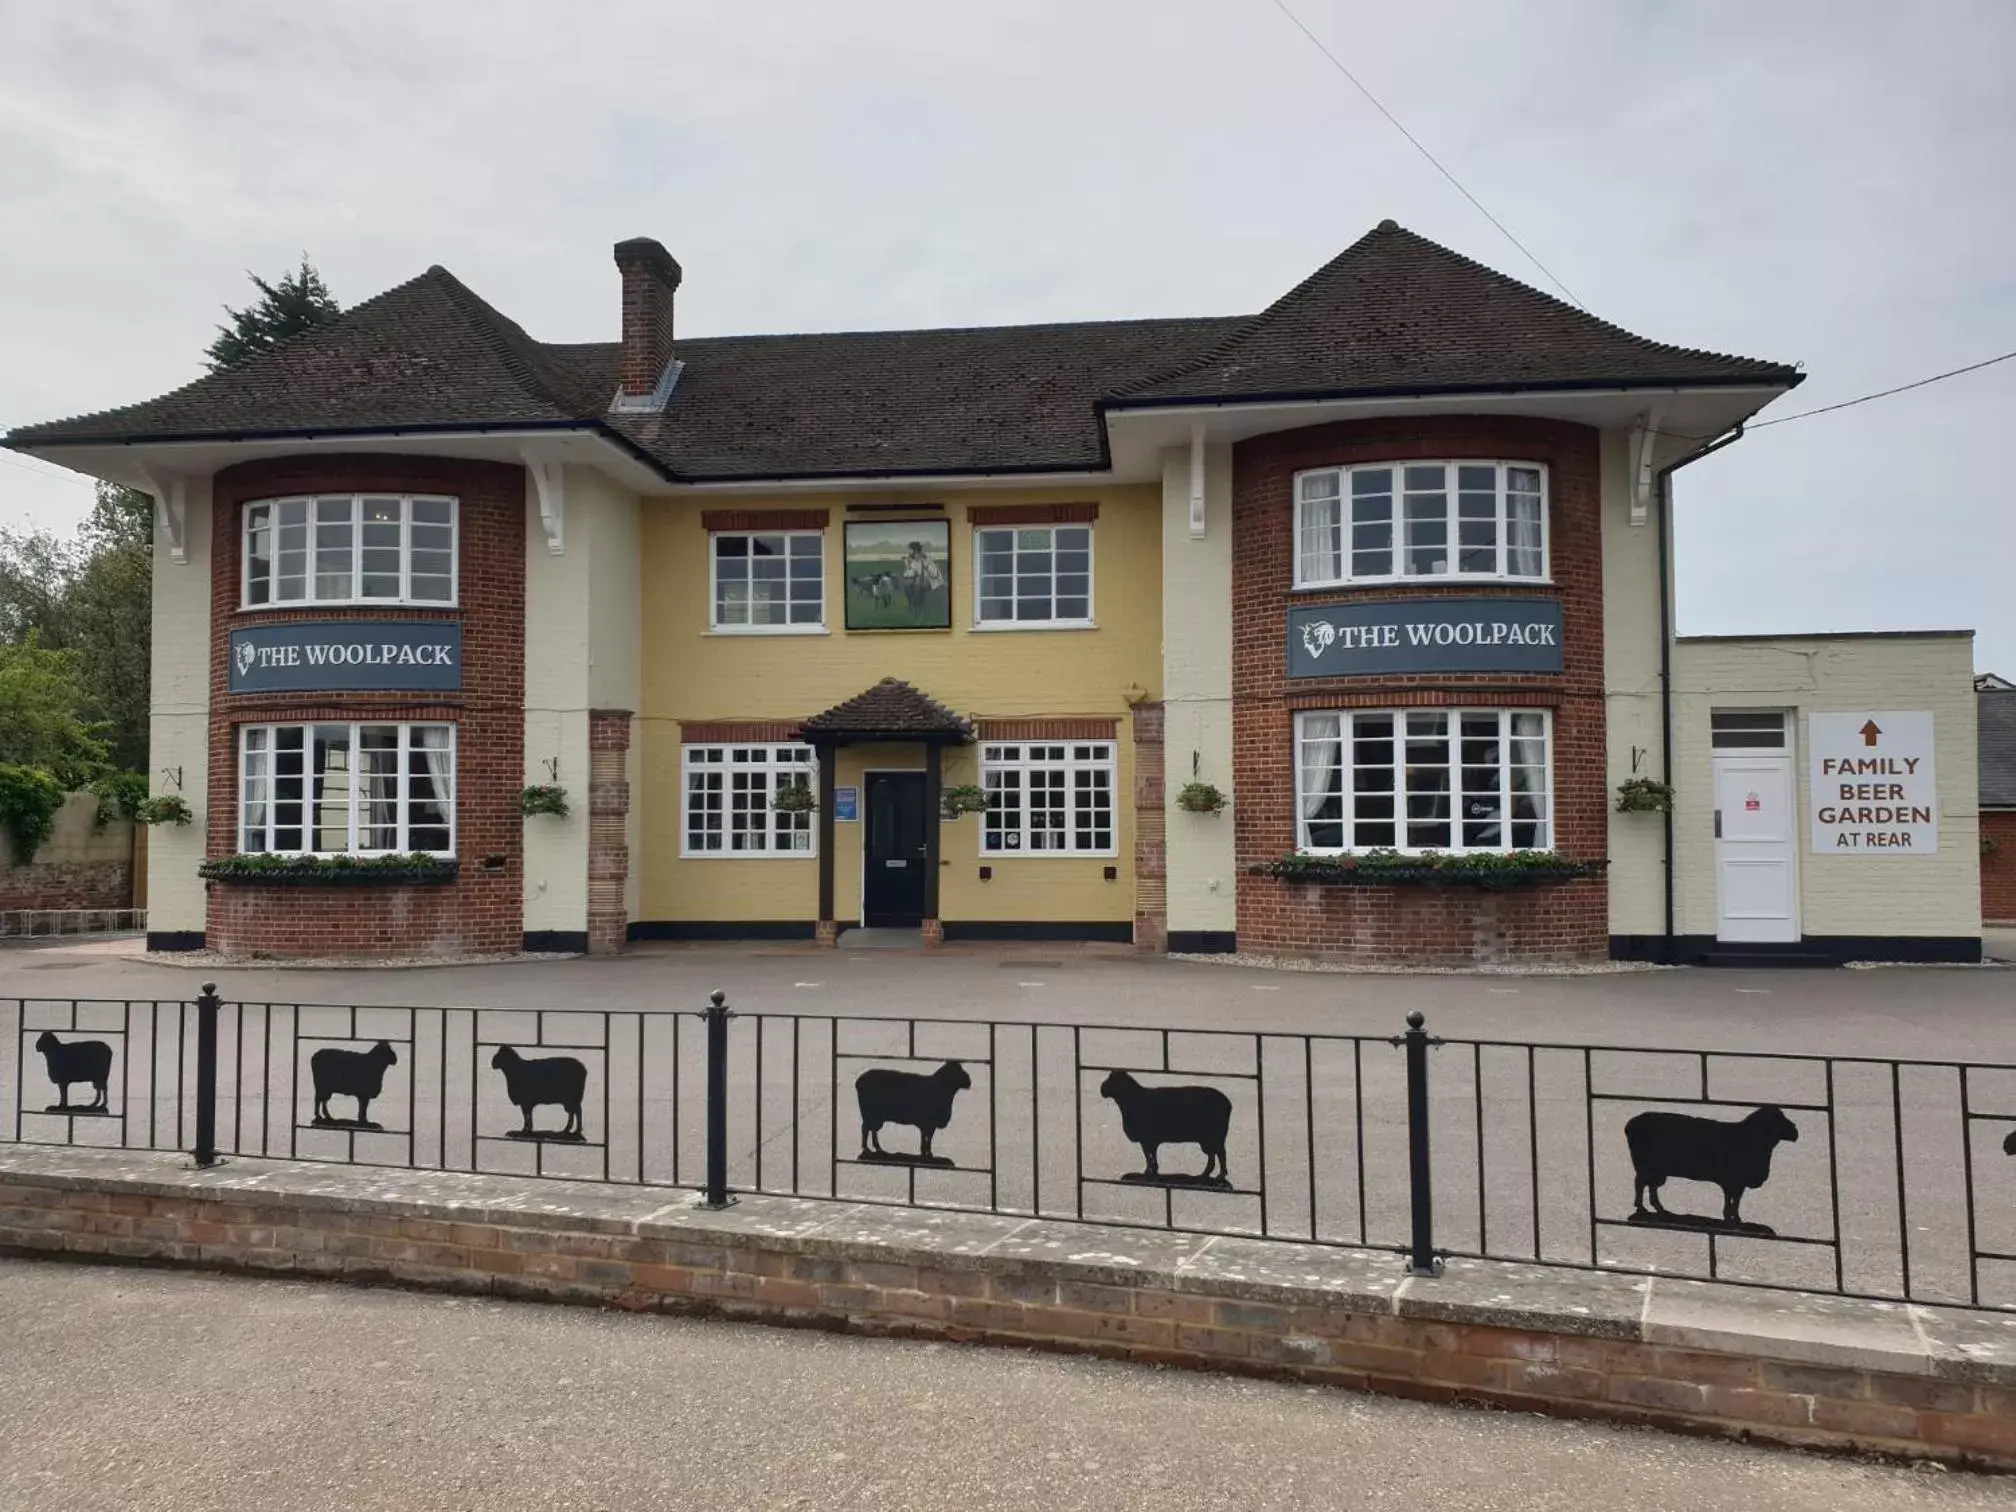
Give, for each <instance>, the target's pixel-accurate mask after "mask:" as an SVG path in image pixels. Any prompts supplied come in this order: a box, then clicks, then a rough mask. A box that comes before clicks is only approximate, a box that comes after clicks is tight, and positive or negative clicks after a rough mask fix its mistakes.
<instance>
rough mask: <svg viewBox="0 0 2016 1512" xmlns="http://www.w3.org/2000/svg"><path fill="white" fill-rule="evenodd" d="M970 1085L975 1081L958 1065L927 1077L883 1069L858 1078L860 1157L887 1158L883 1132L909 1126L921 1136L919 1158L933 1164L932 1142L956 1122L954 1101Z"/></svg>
mask: <svg viewBox="0 0 2016 1512" xmlns="http://www.w3.org/2000/svg"><path fill="white" fill-rule="evenodd" d="M972 1085H973V1078H972V1077H970V1076H968V1075H967V1074H966V1068H965V1067H964V1066H962V1065H960V1064H959V1062H957V1061H956V1060H954V1061H947V1062H945V1064H944V1065H942V1066H940V1067H939V1068H938V1069H937V1070H936V1071H933V1072H931V1073H930V1074H929V1075H928V1076H927V1075H921V1074H919V1073H918V1072H915V1071H887V1070H884V1069H882V1068H881V1067H879V1066H878V1067H876V1068H874V1069H873V1070H868V1071H863V1072H862V1073H861V1074H860V1075H859V1076H857V1077H855V1078H854V1099H855V1101H856V1102H858V1103H859V1104H860V1105H861V1154H862V1155H863V1157H873V1156H877V1155H880V1156H888V1154H889V1152H888V1151H887V1150H885V1149H883V1148H882V1138H881V1134H882V1126H883V1125H884V1124H908V1125H910V1127H911V1128H913V1129H915V1130H916V1131H917V1133H918V1135H919V1141H918V1145H919V1147H918V1152H917V1158H918V1159H920V1160H931V1159H933V1158H935V1157H933V1155H932V1154H931V1137H932V1136H933V1135H934V1134H936V1133H937V1132H938V1131H939V1130H940V1129H942V1128H944V1127H945V1126H946V1125H947V1124H949V1123H951V1122H952V1099H953V1098H955V1097H957V1096H958V1095H959V1094H960V1093H961V1092H963V1091H965V1090H966V1089H967V1088H968V1087H970V1086H972ZM895 1158H897V1159H903V1158H904V1157H903V1156H902V1155H901V1154H898V1155H897V1156H896V1157H895Z"/></svg>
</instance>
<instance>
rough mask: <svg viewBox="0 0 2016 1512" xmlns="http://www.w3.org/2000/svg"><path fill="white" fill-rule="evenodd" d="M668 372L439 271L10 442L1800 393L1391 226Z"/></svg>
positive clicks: (732, 448) (742, 461) (822, 452)
mask: <svg viewBox="0 0 2016 1512" xmlns="http://www.w3.org/2000/svg"><path fill="white" fill-rule="evenodd" d="M677 353H678V357H679V360H680V362H681V363H682V364H683V367H682V370H681V373H680V377H679V382H678V385H677V387H676V388H675V389H674V391H673V394H672V397H671V400H670V402H669V404H668V405H667V407H666V410H665V412H664V413H663V414H662V415H640V414H623V415H617V414H611V413H610V411H609V404H610V400H611V398H612V397H613V396H614V394H615V392H616V389H617V382H618V375H617V368H618V362H617V359H618V348H617V346H616V345H615V344H614V343H609V342H598V343H590V344H580V345H558V344H551V343H542V342H537V341H534V340H532V339H531V338H530V337H529V336H527V335H526V334H525V332H524V331H523V330H521V329H519V327H518V326H517V325H515V324H513V323H512V322H511V321H509V320H507V319H505V318H504V316H502V315H501V314H499V313H498V312H497V311H496V310H494V309H492V308H491V307H490V306H489V305H487V304H485V303H484V302H483V301H482V300H481V299H479V298H477V296H476V295H475V294H473V293H472V292H470V290H469V289H468V288H466V287H465V286H464V285H463V284H462V283H460V282H459V281H458V280H457V279H456V278H455V277H454V276H453V275H452V274H450V273H449V272H447V270H445V269H443V268H438V267H437V268H430V269H429V270H428V271H427V272H426V273H424V274H422V275H421V276H420V277H418V278H416V279H414V280H412V281H411V282H410V283H405V284H401V285H400V286H399V287H397V288H395V289H392V290H389V291H388V292H386V293H384V294H381V295H379V296H378V297H377V298H375V299H371V300H367V301H366V302H365V303H363V304H360V305H358V306H357V307H356V308H354V309H352V310H350V311H348V312H346V313H345V314H344V315H343V316H342V317H341V318H340V319H338V320H336V321H334V322H332V323H331V324H330V325H328V326H325V327H323V328H321V329H320V330H317V331H313V332H311V333H309V334H308V335H306V336H303V337H301V338H299V339H298V340H296V341H294V342H292V343H290V344H288V345H287V346H285V347H283V348H281V349H280V350H278V351H276V352H271V353H267V354H266V355H264V356H262V357H258V358H255V359H253V360H252V361H250V362H247V363H245V364H243V365H242V366H240V367H237V368H234V369H230V370H228V371H225V372H222V373H212V374H210V375H208V376H206V377H203V378H199V379H198V380H197V381H196V382H194V383H191V384H189V385H187V386H186V387H184V388H180V389H177V390H175V391H174V392H173V393H170V394H166V395H163V396H162V397H161V398H158V399H151V400H148V401H146V402H145V403H141V404H133V405H127V406H125V407H124V408H121V409H114V410H106V411H102V412H100V413H97V414H93V415H84V416H80V417H78V418H75V419H70V420H58V421H53V422H51V423H48V424H43V425H30V426H23V427H21V428H20V429H18V430H15V431H13V432H12V433H11V434H10V435H8V437H7V438H6V441H7V444H8V445H11V446H16V447H31V448H32V447H42V446H56V445H61V444H65V443H70V444H77V443H84V442H131V441H142V440H170V439H194V438H203V437H208V438H231V437H239V436H246V435H259V434H278V435H288V434H299V433H303V432H322V433H330V432H343V431H353V432H356V431H372V430H389V429H401V430H409V429H437V428H439V429H452V428H455V427H478V426H572V427H581V428H589V429H600V430H603V431H605V432H606V433H609V434H610V435H612V436H613V437H615V438H617V439H618V440H619V441H620V442H622V443H623V444H625V445H627V446H628V447H629V448H630V449H632V450H635V451H637V452H639V453H641V454H642V455H643V456H645V457H646V458H648V459H649V460H650V462H651V463H652V464H653V465H654V466H656V467H657V468H658V469H659V470H660V471H661V472H662V473H663V474H664V475H665V476H666V477H668V478H670V479H673V480H675V481H681V482H704V481H726V480H731V479H755V478H786V477H832V476H847V475H864V474H871V475H872V474H903V473H918V474H923V473H985V472H1041V471H1053V470H1054V471H1076V470H1085V469H1092V468H1098V467H1102V466H1104V465H1105V462H1106V442H1105V430H1104V425H1103V423H1102V420H1101V410H1102V409H1103V408H1107V407H1113V406H1118V405H1139V404H1148V403H1167V402H1171V401H1172V400H1181V399H1192V398H1204V399H1216V400H1232V401H1237V400H1239V399H1242V398H1244V399H1251V398H1258V397H1264V396H1268V395H1273V394H1284V393H1293V394H1313V393H1323V394H1341V393H1348V392H1367V393H1374V392H1390V391H1393V390H1396V389H1398V390H1405V391H1409V392H1413V391H1419V390H1424V389H1436V390H1457V391H1461V390H1464V389H1502V388H1506V387H1519V386H1531V387H1553V388H1560V387H1590V386H1595V387H1610V386H1618V385H1631V384H1659V385H1667V384H1699V383H1711V384H1712V383H1734V382H1752V383H1764V384H1791V383H1795V382H1797V381H1798V376H1799V375H1798V374H1797V372H1796V371H1794V370H1793V369H1791V368H1788V367H1783V366H1780V365H1778V364H1774V363H1765V362H1753V361H1751V360H1749V359H1747V358H1740V357H1718V356H1715V355H1714V354H1712V353H1706V352H1694V351H1688V350H1686V349H1683V348H1680V347H1670V346H1662V345H1660V344H1658V343H1656V342H1651V341H1646V340H1643V339H1642V338H1640V337H1637V336H1632V335H1630V334H1629V333H1627V332H1625V331H1621V330H1619V329H1618V328H1617V327H1615V326H1611V325H1607V324H1605V323H1604V322H1602V321H1600V320H1596V319H1594V318H1593V317H1591V316H1588V315H1585V314H1583V313H1582V312H1581V311H1579V310H1575V309H1572V308H1571V307H1569V306H1567V305H1564V304H1561V303H1560V302H1559V301H1556V300H1553V299H1549V298H1548V297H1547V296H1545V295H1543V294H1540V293H1538V292H1537V291H1535V290H1533V289H1529V288H1527V287H1526V286H1524V285H1523V284H1519V283H1515V282H1514V281H1513V280H1511V279H1509V278H1506V277H1505V276H1503V275H1502V274H1499V273H1495V272H1493V271H1492V270H1490V269H1489V268H1485V267H1483V266H1482V265H1480V264H1477V263H1473V262H1471V261H1469V260H1468V259H1466V258H1462V257H1458V256H1457V255H1456V254H1455V253H1453V252H1449V251H1447V250H1446V249H1444V248H1441V247H1438V246H1436V245H1435V244H1434V243H1433V242H1429V241H1425V240H1423V239H1422V238H1420V237H1418V236H1415V235H1413V234H1412V233H1410V232H1406V231H1402V230H1400V229H1399V228H1398V227H1396V226H1394V225H1393V224H1392V223H1391V222H1390V221H1389V222H1385V223H1383V224H1382V225H1381V227H1380V228H1379V229H1378V230H1376V231H1374V232H1372V233H1371V234H1370V235H1368V236H1366V237H1365V238H1363V239H1362V240H1360V241H1359V242H1358V243H1357V244H1356V245H1354V246H1353V247H1351V248H1350V249H1349V250H1347V251H1346V252H1345V253H1344V254H1343V255H1342V256H1340V257H1338V258H1337V259H1336V260H1335V261H1333V262H1332V263H1330V264H1329V265H1328V266H1327V267H1325V268H1323V269H1321V270H1319V271H1318V272H1317V273H1316V274H1315V275H1314V276H1312V277H1311V278H1310V279H1308V280H1307V281H1306V282H1304V283H1303V284H1302V285H1301V286H1300V287H1299V288H1297V289H1295V290H1294V291H1292V292H1291V293H1289V294H1288V295H1286V296H1284V297H1283V298H1282V299H1280V300H1278V301H1276V302H1275V303H1274V304H1273V305H1272V306H1271V307H1269V308H1268V309H1267V310H1265V311H1263V312H1262V313H1261V314H1259V315H1255V316H1250V317H1243V316H1232V317H1220V318H1195V319H1178V320H1122V321H1095V322H1083V323H1077V324H1070V325H1027V326H983V327H973V328H969V329H948V330H928V331H870V332H854V333H848V334H837V335H793V336H723V337H705V338H699V339H690V338H689V339H684V340H681V341H679V342H678V343H677Z"/></svg>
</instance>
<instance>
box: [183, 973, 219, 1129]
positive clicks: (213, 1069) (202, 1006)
mask: <svg viewBox="0 0 2016 1512" xmlns="http://www.w3.org/2000/svg"><path fill="white" fill-rule="evenodd" d="M221 1006H222V1004H221V1003H220V1002H219V1000H218V997H217V984H216V983H215V982H205V983H204V984H203V990H202V991H200V992H198V993H197V994H196V1148H195V1149H194V1150H192V1151H190V1154H191V1155H192V1156H193V1157H194V1158H195V1161H196V1164H197V1165H198V1166H214V1165H216V1164H217V1010H218V1009H219V1008H220V1007H221Z"/></svg>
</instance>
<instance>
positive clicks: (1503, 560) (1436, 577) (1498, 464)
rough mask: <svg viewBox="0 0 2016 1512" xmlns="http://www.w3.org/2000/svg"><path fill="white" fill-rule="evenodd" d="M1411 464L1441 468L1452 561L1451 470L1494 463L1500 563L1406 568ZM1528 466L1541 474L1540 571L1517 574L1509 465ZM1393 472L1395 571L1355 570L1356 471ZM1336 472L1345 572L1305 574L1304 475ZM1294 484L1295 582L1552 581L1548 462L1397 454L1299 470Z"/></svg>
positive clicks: (1454, 495) (1455, 529)
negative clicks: (1479, 567)
mask: <svg viewBox="0 0 2016 1512" xmlns="http://www.w3.org/2000/svg"><path fill="white" fill-rule="evenodd" d="M1410 467H1440V468H1443V469H1444V470H1445V471H1444V474H1443V496H1444V498H1445V499H1446V500H1447V501H1448V502H1447V509H1446V512H1445V513H1444V515H1443V520H1444V522H1445V527H1444V528H1445V530H1446V532H1447V534H1446V537H1445V540H1446V546H1447V550H1448V552H1449V560H1450V562H1451V564H1452V568H1453V564H1454V563H1456V562H1458V561H1461V560H1462V558H1461V555H1460V553H1461V551H1462V547H1461V546H1460V545H1459V544H1458V535H1459V531H1460V528H1461V527H1460V525H1459V523H1458V522H1459V518H1460V516H1459V512H1458V511H1459V505H1458V494H1459V493H1460V490H1459V489H1458V488H1457V487H1456V486H1455V483H1456V479H1455V478H1454V477H1452V476H1451V475H1450V473H1449V471H1448V470H1449V469H1454V468H1458V467H1491V468H1496V469H1497V482H1496V497H1497V513H1496V515H1495V516H1494V517H1493V518H1494V520H1495V521H1496V526H1497V542H1498V543H1497V548H1496V550H1497V554H1498V565H1497V567H1496V569H1495V570H1493V571H1490V572H1475V571H1471V572H1458V571H1454V570H1451V571H1449V572H1432V573H1423V572H1408V571H1407V570H1406V564H1407V559H1408V552H1407V543H1406V529H1407V521H1406V502H1405V501H1406V493H1407V489H1406V482H1405V477H1406V469H1407V468H1410ZM1513 467H1517V468H1525V469H1530V470H1532V471H1535V472H1538V473H1539V474H1540V570H1539V572H1538V573H1537V574H1532V573H1514V572H1511V571H1509V570H1508V568H1507V564H1508V562H1509V561H1510V558H1511V551H1512V543H1511V520H1510V505H1509V504H1508V502H1507V490H1506V486H1505V484H1506V469H1507V468H1513ZM1378 471H1390V472H1391V473H1392V474H1393V487H1392V491H1391V493H1390V495H1389V497H1390V498H1391V500H1392V515H1391V520H1392V540H1391V545H1390V547H1389V549H1390V551H1391V553H1392V564H1393V568H1394V570H1393V571H1390V572H1383V573H1364V574H1357V573H1354V572H1353V571H1352V570H1351V561H1352V544H1351V498H1352V494H1351V478H1352V475H1353V474H1355V473H1361V472H1378ZM1321 477H1335V478H1336V479H1337V498H1338V509H1339V514H1340V517H1341V526H1340V528H1341V531H1342V540H1341V542H1340V545H1341V550H1340V552H1339V556H1338V561H1339V564H1340V565H1341V566H1342V568H1343V573H1342V575H1341V576H1338V577H1312V576H1305V575H1304V573H1303V567H1304V562H1303V552H1302V539H1303V529H1304V526H1303V516H1304V509H1305V507H1306V506H1307V505H1308V504H1310V503H1313V502H1314V501H1313V500H1305V499H1304V498H1303V497H1302V482H1303V479H1305V478H1321ZM1290 486H1291V487H1292V488H1293V489H1294V510H1293V520H1294V538H1293V540H1292V541H1291V543H1290V555H1291V559H1292V561H1293V563H1294V573H1295V587H1297V588H1336V587H1340V586H1344V585H1352V586H1361V585H1364V584H1369V583H1406V584H1416V583H1538V584H1543V585H1545V584H1549V583H1552V582H1553V572H1554V566H1553V556H1552V551H1553V540H1552V530H1551V528H1550V517H1551V516H1552V514H1553V501H1554V483H1553V476H1552V472H1551V470H1550V469H1549V467H1548V466H1547V464H1546V463H1544V462H1534V461H1530V460H1527V459H1525V458H1520V457H1503V458H1493V457H1396V458H1393V459H1392V460H1390V461H1381V462H1354V463H1351V464H1349V465H1342V466H1336V467H1310V468H1305V469H1303V470H1302V471H1301V472H1298V473H1296V474H1295V477H1294V479H1293V481H1292V483H1291V485H1290Z"/></svg>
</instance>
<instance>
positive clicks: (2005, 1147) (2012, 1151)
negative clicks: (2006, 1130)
mask: <svg viewBox="0 0 2016 1512" xmlns="http://www.w3.org/2000/svg"><path fill="white" fill-rule="evenodd" d="M2002 1153H2003V1154H2004V1155H2016V1130H2012V1131H2011V1132H2010V1134H2009V1137H2008V1138H2007V1139H2005V1140H2003V1141H2002Z"/></svg>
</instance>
